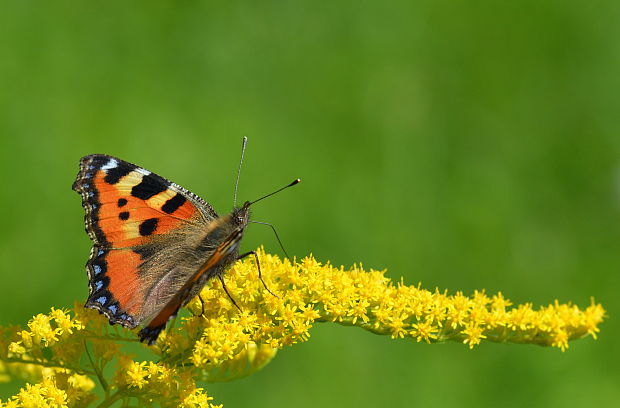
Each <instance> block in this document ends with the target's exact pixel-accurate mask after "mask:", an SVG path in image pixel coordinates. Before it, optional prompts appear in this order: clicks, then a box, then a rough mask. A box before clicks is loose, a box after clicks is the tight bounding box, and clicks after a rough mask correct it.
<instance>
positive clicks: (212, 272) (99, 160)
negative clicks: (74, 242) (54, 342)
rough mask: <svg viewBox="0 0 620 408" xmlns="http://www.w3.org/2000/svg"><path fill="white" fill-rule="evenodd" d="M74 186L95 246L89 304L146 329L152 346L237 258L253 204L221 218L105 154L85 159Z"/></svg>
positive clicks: (89, 265)
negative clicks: (168, 326) (196, 296)
mask: <svg viewBox="0 0 620 408" xmlns="http://www.w3.org/2000/svg"><path fill="white" fill-rule="evenodd" d="M73 189H74V190H76V191H77V192H78V193H80V195H81V196H82V205H83V207H84V209H85V213H86V215H85V224H86V231H87V232H88V234H89V236H90V238H91V240H92V241H93V244H94V245H93V248H92V250H91V253H90V257H89V259H88V261H87V263H86V269H87V272H88V278H89V296H88V300H87V302H86V304H85V307H88V308H92V309H96V310H98V311H100V312H101V313H103V314H104V315H105V316H106V317H107V318H108V319H109V321H110V323H111V324H114V323H118V324H121V325H123V326H125V327H127V328H135V327H137V326H139V325H143V326H145V327H144V328H143V329H142V331H141V332H140V338H141V340H147V341H149V343H153V342H154V341H155V339H156V338H157V336H158V335H159V333H160V332H161V330H162V329H163V328H164V327H165V325H166V322H167V321H168V320H169V319H170V318H171V317H173V316H175V315H176V313H177V312H178V310H179V308H180V307H182V306H184V305H185V304H186V303H187V302H188V301H189V300H191V299H192V298H193V297H194V296H195V295H197V294H198V293H199V291H200V290H201V289H202V287H203V286H204V285H205V284H206V282H207V281H209V280H210V279H212V278H213V277H221V276H222V274H223V273H224V271H225V269H226V268H227V267H228V266H230V265H231V264H232V263H234V262H235V261H236V260H237V259H238V258H239V244H240V241H241V238H242V237H243V233H244V231H245V228H246V226H247V224H248V222H249V216H250V210H249V207H250V203H247V202H246V203H245V204H244V205H243V206H242V207H240V208H234V209H233V211H232V212H231V213H230V214H228V215H225V216H218V215H217V213H216V212H215V210H214V209H213V208H212V207H211V206H210V205H209V204H208V203H207V202H206V201H204V200H203V199H202V198H200V197H198V196H197V195H195V194H193V193H191V192H189V191H188V190H185V189H184V188H182V187H180V186H179V185H177V184H175V183H172V182H170V181H169V180H166V179H164V178H163V177H160V176H158V175H156V174H154V173H151V172H150V171H148V170H145V169H143V168H140V167H138V166H135V165H133V164H131V163H128V162H125V161H122V160H120V159H117V158H115V157H111V156H107V155H100V154H96V155H90V156H86V157H83V158H82V159H81V161H80V171H79V173H78V176H77V179H76V181H75V183H74V184H73Z"/></svg>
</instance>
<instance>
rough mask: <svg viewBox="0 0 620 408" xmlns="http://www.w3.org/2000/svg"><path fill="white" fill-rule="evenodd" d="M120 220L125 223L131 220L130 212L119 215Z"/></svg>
mask: <svg viewBox="0 0 620 408" xmlns="http://www.w3.org/2000/svg"><path fill="white" fill-rule="evenodd" d="M118 218H120V219H121V220H123V221H125V220H128V219H129V211H123V212H122V213H119V214H118Z"/></svg>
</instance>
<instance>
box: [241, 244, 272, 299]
mask: <svg viewBox="0 0 620 408" xmlns="http://www.w3.org/2000/svg"><path fill="white" fill-rule="evenodd" d="M248 255H254V259H256V267H257V268H258V279H260V281H261V282H262V283H263V286H264V287H265V289H267V292H269V293H271V294H272V295H273V296H275V297H277V298H278V299H280V297H279V296H278V295H276V294H275V293H273V292H272V291H271V289H269V288H268V287H267V284H266V283H265V281H264V280H263V273H262V271H261V270H260V262H258V255H257V254H256V251H249V252H246V253H245V254H241V255H239V257H238V258H237V260H239V259H243V258H245V257H246V256H248Z"/></svg>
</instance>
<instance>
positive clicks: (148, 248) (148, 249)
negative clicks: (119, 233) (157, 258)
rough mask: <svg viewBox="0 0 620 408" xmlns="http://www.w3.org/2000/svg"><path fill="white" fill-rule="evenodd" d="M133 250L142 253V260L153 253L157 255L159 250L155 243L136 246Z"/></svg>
mask: <svg viewBox="0 0 620 408" xmlns="http://www.w3.org/2000/svg"><path fill="white" fill-rule="evenodd" d="M133 251H134V252H135V253H136V254H138V255H140V260H141V261H144V260H146V259H149V258H150V257H152V256H153V255H155V252H157V248H155V247H154V246H153V245H144V246H141V247H137V248H134V249H133Z"/></svg>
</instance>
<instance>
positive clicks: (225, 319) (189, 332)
mask: <svg viewBox="0 0 620 408" xmlns="http://www.w3.org/2000/svg"><path fill="white" fill-rule="evenodd" d="M259 258H260V263H261V269H262V271H263V277H264V279H265V281H266V282H267V284H268V285H269V287H270V289H271V290H272V291H274V292H275V293H276V294H277V295H278V297H274V296H272V295H271V294H270V293H269V292H268V291H267V290H265V288H264V287H263V286H262V284H261V282H260V281H259V280H258V279H257V267H256V264H255V262H254V261H253V260H251V259H248V260H246V261H244V262H241V263H238V264H236V265H235V267H234V268H232V269H231V271H229V273H227V275H226V277H225V280H226V286H227V288H228V291H229V292H230V294H231V295H232V297H233V298H234V299H235V300H236V301H237V303H238V304H239V305H240V306H241V308H242V310H243V312H242V313H240V312H239V311H238V310H237V309H236V307H235V306H234V305H233V303H232V302H231V301H230V299H228V298H227V297H226V295H223V293H224V292H223V290H222V288H221V284H220V283H219V282H213V284H212V285H211V286H207V287H205V289H203V291H202V293H201V298H202V300H200V299H199V298H196V299H195V300H194V301H193V302H192V303H191V304H190V305H189V308H190V310H191V311H192V313H193V314H194V317H191V318H186V319H184V320H183V322H182V323H181V326H180V327H179V328H176V329H173V330H169V332H168V335H167V336H163V337H162V339H161V340H160V341H159V342H158V347H159V350H160V352H161V353H162V354H163V355H164V356H170V355H171V354H174V353H175V350H184V349H186V347H187V346H190V345H192V344H193V349H192V356H191V358H192V362H193V363H194V364H195V365H196V366H197V367H210V366H217V365H219V364H221V363H222V362H223V361H226V360H228V359H231V358H233V357H234V356H235V355H236V354H237V353H238V352H239V351H240V350H241V349H243V346H244V345H245V344H248V343H255V344H261V345H268V346H271V347H272V348H274V349H277V348H281V347H283V346H287V345H291V344H294V343H297V342H299V341H306V340H307V339H308V338H309V336H310V334H309V329H310V328H311V327H312V324H313V323H314V322H336V323H339V324H342V325H348V326H358V327H361V328H363V329H366V330H369V331H371V332H373V333H377V334H386V335H390V336H391V337H392V338H394V339H396V338H406V337H410V338H414V339H416V341H418V342H420V341H425V342H427V343H435V342H443V341H449V340H450V341H458V342H462V343H464V344H466V345H468V346H469V348H473V347H474V346H475V345H478V344H480V342H481V340H483V339H486V340H489V341H494V342H512V343H530V344H538V345H543V346H554V347H559V348H560V349H561V350H562V351H564V350H566V349H567V348H568V341H569V340H573V339H577V338H581V337H583V336H585V335H587V334H590V335H592V336H593V337H594V338H596V333H597V332H598V331H599V329H598V325H599V324H600V323H601V322H602V320H603V317H604V314H605V311H604V309H603V308H602V306H601V305H600V304H595V303H594V301H592V303H591V305H590V306H588V307H587V308H586V309H585V310H580V309H579V308H578V307H577V306H575V305H571V304H560V303H558V302H557V301H556V302H555V303H554V304H552V305H549V306H546V307H541V308H539V309H538V310H535V309H534V308H533V307H532V305H531V304H522V305H518V306H517V307H511V306H512V303H511V302H510V300H508V299H506V298H504V296H503V295H502V293H501V292H500V293H498V294H496V295H492V296H488V295H486V294H485V293H484V291H476V292H475V293H474V294H473V296H471V297H468V296H465V295H463V293H461V292H457V293H456V294H454V295H449V294H447V293H446V292H439V291H438V290H435V291H434V292H430V291H428V290H425V289H422V288H420V287H419V286H408V285H405V284H403V283H402V282H400V283H397V284H393V283H392V282H391V281H390V279H388V278H386V277H385V272H384V271H374V270H371V271H364V270H363V269H362V268H360V267H356V266H354V267H353V268H351V269H349V270H344V268H342V267H340V268H336V267H333V266H331V265H329V264H327V265H323V264H321V263H319V262H317V261H316V260H315V259H314V258H313V257H307V258H304V259H303V260H301V261H300V262H298V263H294V264H292V263H290V262H289V261H288V260H284V261H281V260H280V259H278V257H275V256H272V255H268V254H265V253H264V252H262V251H260V252H259ZM203 302H204V303H203Z"/></svg>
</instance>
